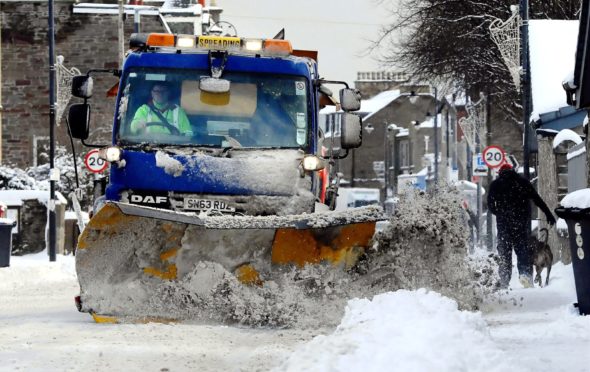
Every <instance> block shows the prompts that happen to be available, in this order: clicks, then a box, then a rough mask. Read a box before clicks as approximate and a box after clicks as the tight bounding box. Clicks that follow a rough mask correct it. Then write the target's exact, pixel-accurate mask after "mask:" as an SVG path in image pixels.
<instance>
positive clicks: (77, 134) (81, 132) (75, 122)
mask: <svg viewBox="0 0 590 372" xmlns="http://www.w3.org/2000/svg"><path fill="white" fill-rule="evenodd" d="M68 124H69V125H70V131H71V132H72V137H74V138H77V139H80V140H82V141H84V140H85V139H87V138H88V134H89V132H90V105H89V104H87V103H76V104H74V105H72V106H70V111H69V112H68Z"/></svg>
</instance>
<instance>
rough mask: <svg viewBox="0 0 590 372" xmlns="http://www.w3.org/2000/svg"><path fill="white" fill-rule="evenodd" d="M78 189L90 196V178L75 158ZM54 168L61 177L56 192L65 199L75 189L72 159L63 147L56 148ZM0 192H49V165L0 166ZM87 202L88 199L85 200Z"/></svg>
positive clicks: (82, 165) (81, 160)
mask: <svg viewBox="0 0 590 372" xmlns="http://www.w3.org/2000/svg"><path fill="white" fill-rule="evenodd" d="M76 161H77V166H78V175H79V177H80V187H82V188H83V189H85V191H86V195H88V196H90V195H92V178H91V176H90V174H89V172H88V171H86V170H85V169H84V162H83V159H82V158H81V157H78V158H77V160H76ZM55 167H56V168H58V169H59V170H60V173H61V177H60V180H59V182H57V183H56V190H57V191H60V192H61V193H62V194H63V195H64V196H65V197H67V196H68V195H69V194H70V192H72V191H73V190H74V189H75V188H76V178H75V172H74V159H73V157H72V154H71V153H70V152H68V151H67V150H66V148H65V147H59V146H58V147H57V148H56V156H55ZM0 190H49V164H43V165H39V166H36V167H29V168H27V169H20V168H17V167H10V166H0ZM86 200H88V198H86Z"/></svg>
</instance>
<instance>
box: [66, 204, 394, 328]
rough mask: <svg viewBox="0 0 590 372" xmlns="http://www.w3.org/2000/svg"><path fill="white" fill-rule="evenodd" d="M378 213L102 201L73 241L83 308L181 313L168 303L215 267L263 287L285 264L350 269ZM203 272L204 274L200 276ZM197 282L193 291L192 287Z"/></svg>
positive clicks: (108, 316)
mask: <svg viewBox="0 0 590 372" xmlns="http://www.w3.org/2000/svg"><path fill="white" fill-rule="evenodd" d="M382 219H384V217H383V215H382V211H381V209H380V208H376V207H367V208H358V209H356V210H354V211H351V210H347V211H343V212H323V213H313V214H303V215H296V216H282V217H278V216H273V217H252V216H239V217H234V216H214V217H204V218H203V217H201V216H198V215H196V214H192V213H182V212H175V211H169V210H162V209H155V208H148V207H141V206H136V205H130V204H125V203H115V202H108V203H107V204H105V205H104V206H103V207H102V208H101V209H100V210H99V211H98V212H97V213H96V214H95V215H94V216H93V218H92V219H91V220H90V222H89V224H88V225H87V226H86V228H85V229H84V231H83V233H82V234H81V235H80V238H79V240H78V250H77V252H76V271H77V274H78V281H79V283H80V291H81V292H80V302H81V311H84V312H90V313H92V314H93V316H94V318H95V320H97V319H98V320H97V321H101V322H103V321H104V322H109V323H112V322H117V321H118V320H119V319H122V318H127V319H129V318H133V319H134V320H135V321H137V320H140V321H141V320H144V321H145V320H150V319H167V320H171V319H172V320H174V319H179V318H182V317H183V316H182V314H181V313H176V312H175V311H173V310H175V309H177V308H178V306H177V304H174V302H175V301H176V300H178V298H182V296H184V298H186V297H187V296H188V297H190V298H195V297H198V296H197V295H198V294H199V293H202V291H206V289H203V288H204V286H206V281H207V280H208V279H209V278H210V277H211V276H215V275H218V274H219V273H220V272H223V273H227V274H229V273H231V275H233V276H234V277H235V278H236V279H237V280H239V281H240V282H242V283H244V284H246V285H254V286H262V285H264V282H265V280H266V279H267V278H269V277H271V276H272V273H273V271H275V270H276V269H277V268H278V267H285V266H288V265H291V266H294V267H298V268H303V267H304V266H305V265H308V264H326V263H327V264H330V265H332V266H334V267H338V268H341V269H343V270H344V269H348V268H351V267H353V266H354V265H355V264H356V262H357V260H358V258H359V257H360V256H361V254H362V253H363V252H364V250H365V249H367V248H368V247H369V245H370V242H371V239H372V237H373V234H374V232H375V222H376V221H378V220H382ZM212 267H213V269H211V268H212ZM207 270H212V272H211V273H209V274H210V275H209V274H207V275H205V274H203V273H205V272H207ZM195 278H199V281H198V283H197V284H195V283H196V282H195ZM189 282H190V283H191V284H190V285H189V284H187V283H189ZM195 285H196V286H197V287H198V288H197V289H196V293H197V294H194V293H191V291H192V290H193V289H194V288H193V287H194V286H195ZM180 288H182V290H181V289H180ZM179 291H180V292H182V294H183V295H182V296H179V297H178V298H177V297H175V296H174V295H173V293H174V294H176V293H177V292H179ZM97 314H101V315H97Z"/></svg>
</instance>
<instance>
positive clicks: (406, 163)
mask: <svg viewBox="0 0 590 372" xmlns="http://www.w3.org/2000/svg"><path fill="white" fill-rule="evenodd" d="M411 165H412V164H411V161H410V141H409V140H402V141H400V142H399V166H400V168H401V169H408V168H410V166H411Z"/></svg>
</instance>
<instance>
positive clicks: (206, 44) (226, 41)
mask: <svg viewBox="0 0 590 372" xmlns="http://www.w3.org/2000/svg"><path fill="white" fill-rule="evenodd" d="M240 45H241V39H240V38H239V37H223V36H199V40H198V47H199V48H203V49H209V50H228V49H232V48H239V47H240Z"/></svg>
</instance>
